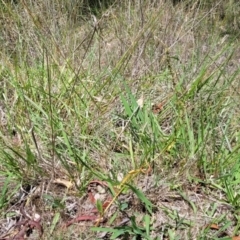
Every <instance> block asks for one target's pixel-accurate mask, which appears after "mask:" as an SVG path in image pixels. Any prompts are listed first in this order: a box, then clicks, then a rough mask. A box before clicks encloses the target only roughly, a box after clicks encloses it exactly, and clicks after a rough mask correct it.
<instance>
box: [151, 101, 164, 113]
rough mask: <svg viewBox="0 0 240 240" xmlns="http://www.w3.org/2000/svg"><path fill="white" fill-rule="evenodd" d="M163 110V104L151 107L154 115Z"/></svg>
mask: <svg viewBox="0 0 240 240" xmlns="http://www.w3.org/2000/svg"><path fill="white" fill-rule="evenodd" d="M162 110H163V103H158V104H154V105H153V106H152V111H153V113H154V114H159V113H160V112H161V111H162Z"/></svg>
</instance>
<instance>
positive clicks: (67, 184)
mask: <svg viewBox="0 0 240 240" xmlns="http://www.w3.org/2000/svg"><path fill="white" fill-rule="evenodd" d="M53 183H55V184H59V185H62V186H64V187H66V188H67V189H70V188H72V186H73V184H72V182H70V181H68V180H64V179H60V178H57V179H55V180H54V181H53Z"/></svg>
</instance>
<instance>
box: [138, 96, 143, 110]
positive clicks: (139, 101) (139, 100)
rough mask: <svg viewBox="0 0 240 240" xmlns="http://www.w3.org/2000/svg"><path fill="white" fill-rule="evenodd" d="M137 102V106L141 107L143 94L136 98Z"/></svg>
mask: <svg viewBox="0 0 240 240" xmlns="http://www.w3.org/2000/svg"><path fill="white" fill-rule="evenodd" d="M137 104H138V106H139V108H142V107H143V96H141V97H140V98H139V99H138V100H137Z"/></svg>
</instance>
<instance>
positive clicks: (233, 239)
mask: <svg viewBox="0 0 240 240" xmlns="http://www.w3.org/2000/svg"><path fill="white" fill-rule="evenodd" d="M232 240H240V236H235V237H232Z"/></svg>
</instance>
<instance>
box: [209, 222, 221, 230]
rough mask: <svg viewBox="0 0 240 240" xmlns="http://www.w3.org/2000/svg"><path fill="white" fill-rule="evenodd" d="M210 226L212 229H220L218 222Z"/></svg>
mask: <svg viewBox="0 0 240 240" xmlns="http://www.w3.org/2000/svg"><path fill="white" fill-rule="evenodd" d="M209 228H210V229H213V230H219V226H218V225H217V224H215V223H213V224H211V225H210V226H209Z"/></svg>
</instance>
